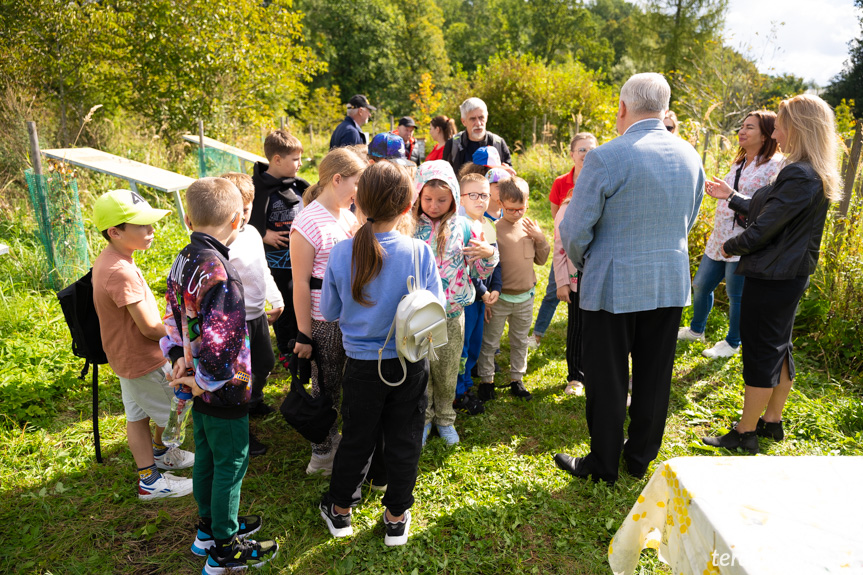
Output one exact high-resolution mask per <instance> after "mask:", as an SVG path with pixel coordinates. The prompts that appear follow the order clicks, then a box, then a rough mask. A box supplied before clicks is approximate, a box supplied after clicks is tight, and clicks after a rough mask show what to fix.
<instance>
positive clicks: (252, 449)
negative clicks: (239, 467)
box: [249, 431, 267, 457]
mask: <svg viewBox="0 0 863 575" xmlns="http://www.w3.org/2000/svg"><path fill="white" fill-rule="evenodd" d="M266 452H267V446H266V445H265V444H263V443H261V442H260V441H258V438H257V437H255V434H254V433H252V432H251V431H249V455H251V456H252V457H258V456H260V455H263V454H265V453H266Z"/></svg>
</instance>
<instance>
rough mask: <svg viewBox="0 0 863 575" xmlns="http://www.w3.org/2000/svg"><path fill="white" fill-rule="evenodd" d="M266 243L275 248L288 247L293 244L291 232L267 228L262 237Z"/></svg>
mask: <svg viewBox="0 0 863 575" xmlns="http://www.w3.org/2000/svg"><path fill="white" fill-rule="evenodd" d="M262 239H263V240H264V243H265V244H267V245H268V246H273V247H274V248H279V249H283V248H288V247H290V246H291V232H277V231H276V230H267V233H266V234H264V237H263V238H262Z"/></svg>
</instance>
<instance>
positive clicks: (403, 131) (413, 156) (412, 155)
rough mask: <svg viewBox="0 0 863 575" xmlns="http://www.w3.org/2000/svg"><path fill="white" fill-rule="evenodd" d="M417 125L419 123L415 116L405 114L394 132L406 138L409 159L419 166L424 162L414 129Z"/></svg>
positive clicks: (406, 154)
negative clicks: (415, 120)
mask: <svg viewBox="0 0 863 575" xmlns="http://www.w3.org/2000/svg"><path fill="white" fill-rule="evenodd" d="M416 127H417V124H416V122H414V119H413V118H411V117H410V116H403V117H401V118H399V124H398V126H396V129H395V130H393V132H392V133H393V134H398V135H399V137H400V138H401V139H402V140H404V143H405V156H407V159H408V160H410V161H412V162H413V163H414V164H416V165H417V166H419V165H420V163H421V162H422V157H420V148H419V146H417V141H416V138H414V130H415V129H416Z"/></svg>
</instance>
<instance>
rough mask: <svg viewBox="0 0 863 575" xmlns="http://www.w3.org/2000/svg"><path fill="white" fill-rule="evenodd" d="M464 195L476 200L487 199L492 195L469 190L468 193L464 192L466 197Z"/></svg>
mask: <svg viewBox="0 0 863 575" xmlns="http://www.w3.org/2000/svg"><path fill="white" fill-rule="evenodd" d="M464 196H467V197H469V198H470V199H472V200H474V201H476V200H487V199H489V198H490V197H491V196H490V195H489V194H480V193H479V192H469V193H467V194H462V197H464Z"/></svg>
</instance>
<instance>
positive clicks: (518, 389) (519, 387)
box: [509, 381, 533, 399]
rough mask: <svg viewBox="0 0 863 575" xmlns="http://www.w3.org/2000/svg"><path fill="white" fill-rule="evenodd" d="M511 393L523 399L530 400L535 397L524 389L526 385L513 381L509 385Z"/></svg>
mask: <svg viewBox="0 0 863 575" xmlns="http://www.w3.org/2000/svg"><path fill="white" fill-rule="evenodd" d="M509 392H510V393H511V394H512V395H514V396H516V397H519V398H521V399H530V398H531V397H533V395H531V393H530V392H529V391H528V390H527V389H526V388H525V387H524V383H522V382H521V381H511V382H510V383H509Z"/></svg>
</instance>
